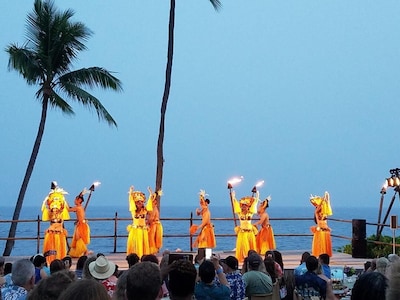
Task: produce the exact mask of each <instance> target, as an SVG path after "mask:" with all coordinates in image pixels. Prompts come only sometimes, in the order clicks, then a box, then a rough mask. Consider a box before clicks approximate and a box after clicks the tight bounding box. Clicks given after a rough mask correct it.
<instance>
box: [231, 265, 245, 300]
mask: <svg viewBox="0 0 400 300" xmlns="http://www.w3.org/2000/svg"><path fill="white" fill-rule="evenodd" d="M226 280H228V282H229V285H230V287H231V294H230V297H231V300H242V299H244V298H245V297H246V295H245V293H246V283H245V282H244V281H243V278H242V274H241V273H240V271H234V272H232V273H226Z"/></svg>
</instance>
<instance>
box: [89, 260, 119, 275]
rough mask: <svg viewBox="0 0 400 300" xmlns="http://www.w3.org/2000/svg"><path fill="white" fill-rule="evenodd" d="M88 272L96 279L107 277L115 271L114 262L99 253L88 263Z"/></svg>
mask: <svg viewBox="0 0 400 300" xmlns="http://www.w3.org/2000/svg"><path fill="white" fill-rule="evenodd" d="M89 272H90V274H91V275H92V276H93V277H94V278H96V279H107V278H109V277H110V276H111V275H112V274H114V272H115V264H114V263H113V262H111V261H109V260H108V259H107V258H105V257H104V256H103V255H100V256H99V257H98V258H97V259H96V260H95V261H92V262H91V263H90V264H89Z"/></svg>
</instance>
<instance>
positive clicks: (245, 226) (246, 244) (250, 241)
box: [232, 192, 258, 262]
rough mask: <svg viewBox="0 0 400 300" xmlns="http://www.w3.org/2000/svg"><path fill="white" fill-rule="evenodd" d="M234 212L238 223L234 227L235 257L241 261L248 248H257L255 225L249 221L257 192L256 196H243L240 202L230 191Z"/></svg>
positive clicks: (256, 201) (255, 205)
mask: <svg viewBox="0 0 400 300" xmlns="http://www.w3.org/2000/svg"><path fill="white" fill-rule="evenodd" d="M232 201H233V207H234V212H235V213H236V214H237V215H238V217H239V221H240V225H239V226H236V227H235V233H236V234H237V238H236V258H237V259H238V260H239V262H243V260H244V258H245V257H246V256H247V253H248V251H249V250H257V244H256V234H257V233H258V230H257V227H255V226H254V225H253V224H252V223H251V219H252V217H253V215H254V214H255V213H256V210H257V203H258V192H257V195H256V197H250V196H248V197H243V198H241V199H240V202H239V201H237V200H236V198H235V193H234V192H232Z"/></svg>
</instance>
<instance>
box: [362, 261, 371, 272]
mask: <svg viewBox="0 0 400 300" xmlns="http://www.w3.org/2000/svg"><path fill="white" fill-rule="evenodd" d="M369 268H371V261H370V260H368V261H366V262H365V263H364V271H363V273H364V272H367V271H368V270H369Z"/></svg>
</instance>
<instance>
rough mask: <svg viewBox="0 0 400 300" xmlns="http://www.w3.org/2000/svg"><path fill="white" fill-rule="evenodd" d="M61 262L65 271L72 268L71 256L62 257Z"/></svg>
mask: <svg viewBox="0 0 400 300" xmlns="http://www.w3.org/2000/svg"><path fill="white" fill-rule="evenodd" d="M62 261H63V262H64V267H65V269H66V270H70V269H71V267H72V258H71V256H69V255H67V256H65V257H63V259H62Z"/></svg>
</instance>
